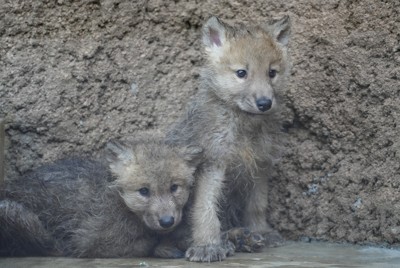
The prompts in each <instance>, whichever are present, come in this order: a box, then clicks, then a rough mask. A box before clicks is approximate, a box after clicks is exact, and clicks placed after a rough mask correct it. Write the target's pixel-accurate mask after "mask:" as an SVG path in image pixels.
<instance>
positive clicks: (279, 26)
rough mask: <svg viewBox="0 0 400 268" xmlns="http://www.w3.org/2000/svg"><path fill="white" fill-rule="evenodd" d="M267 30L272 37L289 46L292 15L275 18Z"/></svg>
mask: <svg viewBox="0 0 400 268" xmlns="http://www.w3.org/2000/svg"><path fill="white" fill-rule="evenodd" d="M267 29H268V30H267V31H268V32H269V33H270V34H271V35H272V37H273V38H274V39H275V40H276V41H278V43H280V44H282V45H283V46H285V47H286V46H287V45H288V43H289V37H290V17H289V16H287V15H286V16H284V17H283V18H281V19H279V20H274V21H272V22H270V23H269V25H268V26H267Z"/></svg>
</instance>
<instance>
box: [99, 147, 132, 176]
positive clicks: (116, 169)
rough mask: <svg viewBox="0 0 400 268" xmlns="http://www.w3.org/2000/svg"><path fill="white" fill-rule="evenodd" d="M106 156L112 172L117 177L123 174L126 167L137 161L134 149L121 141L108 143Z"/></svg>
mask: <svg viewBox="0 0 400 268" xmlns="http://www.w3.org/2000/svg"><path fill="white" fill-rule="evenodd" d="M105 156H106V159H107V161H108V164H109V167H110V170H111V172H112V173H114V174H115V175H119V174H121V172H122V170H123V167H124V166H126V165H127V164H130V163H132V162H134V161H135V155H134V151H133V149H132V148H131V147H130V146H128V145H126V144H124V143H122V142H119V141H111V142H109V143H107V146H106V152H105Z"/></svg>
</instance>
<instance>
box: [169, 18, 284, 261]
mask: <svg viewBox="0 0 400 268" xmlns="http://www.w3.org/2000/svg"><path fill="white" fill-rule="evenodd" d="M289 34H290V20H289V17H288V16H285V17H283V18H282V19H280V20H277V21H272V22H270V23H267V24H263V25H259V26H245V25H236V26H231V25H228V24H226V23H224V22H222V21H221V20H219V19H217V18H215V17H212V18H210V19H209V20H208V21H207V22H206V24H205V25H204V27H203V44H204V46H205V51H206V55H207V60H208V63H207V66H206V68H204V70H203V73H202V76H201V87H200V90H199V91H198V93H197V95H196V96H195V97H194V99H193V101H192V102H191V103H190V105H189V108H188V111H187V113H186V115H185V116H184V117H183V118H182V119H181V120H180V121H178V123H177V124H176V125H175V126H174V127H173V128H172V129H171V130H170V131H169V133H168V134H167V141H168V142H169V143H172V144H175V145H184V146H187V145H190V144H199V145H200V146H201V147H203V149H204V158H205V159H206V160H205V163H204V164H203V165H202V166H201V167H200V168H199V169H198V170H197V171H196V175H195V189H194V200H193V207H192V210H191V216H190V219H191V228H192V236H193V237H192V239H193V243H192V245H191V247H190V248H189V249H188V250H187V251H186V258H187V259H188V260H189V261H198V262H211V261H220V260H223V259H225V257H226V256H227V255H229V254H231V253H232V252H231V250H230V249H229V247H227V246H226V245H225V244H224V242H223V241H222V240H221V236H220V233H221V231H226V230H228V229H229V228H232V227H245V228H247V229H249V230H250V231H252V232H255V233H259V234H263V235H266V239H267V241H266V242H267V243H272V242H273V241H269V240H268V235H267V234H274V235H273V236H275V238H276V237H278V238H280V236H279V234H278V233H277V232H275V233H274V231H273V230H272V229H271V228H270V226H269V225H268V223H267V221H266V209H267V204H268V203H267V201H268V196H267V194H268V184H267V180H266V177H268V175H269V174H270V173H271V170H270V168H271V166H272V162H273V160H274V158H275V156H274V155H275V152H276V151H279V149H278V147H279V146H278V138H279V136H280V135H281V130H280V128H281V126H280V122H279V121H280V120H279V115H280V112H279V96H280V95H281V94H280V93H281V91H282V90H283V89H284V81H285V78H287V76H288V73H289V63H288V56H287V54H288V53H287V45H288V40H289Z"/></svg>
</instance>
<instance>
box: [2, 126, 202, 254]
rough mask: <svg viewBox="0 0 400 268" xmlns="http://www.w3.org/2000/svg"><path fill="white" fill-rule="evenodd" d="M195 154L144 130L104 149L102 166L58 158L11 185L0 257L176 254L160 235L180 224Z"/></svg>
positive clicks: (198, 152) (4, 205)
mask: <svg viewBox="0 0 400 268" xmlns="http://www.w3.org/2000/svg"><path fill="white" fill-rule="evenodd" d="M200 156H201V148H200V147H196V146H188V147H185V146H184V147H182V148H176V147H174V146H169V145H166V144H165V143H164V138H163V137H158V136H157V137H156V135H152V134H150V133H148V134H143V136H140V137H137V136H136V137H135V140H134V141H131V142H129V144H128V143H126V144H120V143H111V144H109V145H108V153H107V158H108V161H109V164H104V163H102V162H101V161H95V160H91V159H82V158H72V159H67V160H60V161H57V162H55V163H53V164H49V165H45V166H42V167H41V168H39V169H37V170H36V171H35V172H33V173H31V174H28V175H27V176H26V177H23V178H21V179H18V180H15V181H10V182H9V183H8V184H7V185H6V188H5V189H4V194H5V198H4V199H3V200H0V226H1V227H0V256H10V255H11V256H12V255H13V256H27V255H51V256H73V257H92V258H107V257H133V256H136V257H139V256H141V257H143V256H150V255H154V256H157V257H165V258H179V257H183V255H184V251H180V250H179V249H178V248H176V247H175V246H174V245H173V244H172V243H171V242H170V241H169V239H168V238H167V237H166V236H168V234H169V233H170V232H171V231H172V230H174V229H175V228H176V227H177V226H178V225H179V223H180V222H181V218H182V213H183V210H184V206H185V204H186V202H187V200H188V197H189V192H190V188H191V186H192V182H193V173H194V171H195V166H196V165H197V163H196V162H197V161H198V160H199V159H200V158H201V157H200ZM163 237H164V238H165V239H164V240H163ZM160 240H161V241H160ZM183 250H185V249H183Z"/></svg>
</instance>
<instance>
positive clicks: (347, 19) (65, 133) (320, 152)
mask: <svg viewBox="0 0 400 268" xmlns="http://www.w3.org/2000/svg"><path fill="white" fill-rule="evenodd" d="M211 14H214V15H217V16H220V17H221V18H223V19H226V20H228V21H229V20H230V21H244V22H247V21H250V20H251V21H256V22H262V21H265V20H267V19H269V18H272V17H275V18H276V17H280V16H281V15H284V14H289V15H290V16H291V18H292V22H293V29H292V39H291V44H290V46H291V54H292V62H293V68H292V76H291V79H290V81H289V84H288V87H287V91H286V92H285V95H286V97H287V121H288V122H293V124H290V125H289V130H288V133H287V134H286V135H287V141H288V142H287V153H286V155H285V156H284V157H283V158H282V161H281V162H280V164H279V165H278V167H277V170H276V174H275V175H274V177H273V179H272V181H271V195H270V212H269V215H270V222H271V224H272V225H273V226H274V227H275V228H276V229H278V230H280V231H281V232H282V233H283V234H284V235H285V236H286V237H287V238H292V239H293V238H294V239H296V238H298V237H299V236H311V237H317V238H322V239H328V240H334V241H344V240H346V241H351V242H378V243H382V242H387V243H400V138H399V133H400V126H399V125H400V119H399V116H400V43H399V40H400V2H399V1H397V0H388V1H375V0H360V1H339V0H336V1H335V0H331V1H305V0H302V1H294V0H292V1H291V0H289V1H269V0H262V1H261V0H260V1H211V0H210V1H200V2H198V3H194V1H193V2H192V1H189V2H187V1H157V0H150V1H118V0H110V1H63V0H58V1H5V2H4V3H2V4H1V5H0V117H2V118H4V119H5V121H6V138H7V139H6V147H7V153H6V160H7V162H6V172H7V175H8V179H14V178H16V177H17V176H18V175H19V174H22V173H25V172H26V171H28V170H30V169H32V168H34V167H36V166H38V165H40V163H43V162H46V161H51V160H54V159H56V158H60V157H62V156H64V155H66V154H73V153H77V152H84V153H88V154H91V153H94V152H97V151H98V150H99V149H101V148H102V146H103V144H104V142H106V141H107V140H109V139H111V138H118V137H121V136H124V135H132V134H133V135H134V133H135V131H137V130H139V129H148V128H164V127H167V126H168V125H169V124H170V123H171V122H173V121H174V120H175V119H176V118H177V116H179V115H180V114H181V113H182V111H183V110H184V108H185V104H186V102H187V101H188V100H189V98H190V97H191V96H192V95H193V93H194V92H196V89H197V87H198V77H199V70H200V66H201V65H202V63H203V56H202V53H201V50H202V47H201V42H200V27H201V25H202V23H203V22H204V20H205V19H207V18H208V17H209V16H210V15H211Z"/></svg>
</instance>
